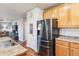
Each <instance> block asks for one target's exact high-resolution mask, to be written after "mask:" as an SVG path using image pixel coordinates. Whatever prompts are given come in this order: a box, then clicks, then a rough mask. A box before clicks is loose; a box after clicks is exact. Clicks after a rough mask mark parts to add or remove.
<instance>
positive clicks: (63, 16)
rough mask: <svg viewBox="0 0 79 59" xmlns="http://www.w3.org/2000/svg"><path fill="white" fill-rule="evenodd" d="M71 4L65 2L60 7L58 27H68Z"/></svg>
mask: <svg viewBox="0 0 79 59" xmlns="http://www.w3.org/2000/svg"><path fill="white" fill-rule="evenodd" d="M68 15H69V5H68V4H63V5H60V6H59V7H58V27H68V20H69V19H68V18H69V17H68Z"/></svg>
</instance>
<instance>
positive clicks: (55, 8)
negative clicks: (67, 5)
mask: <svg viewBox="0 0 79 59" xmlns="http://www.w3.org/2000/svg"><path fill="white" fill-rule="evenodd" d="M50 17H51V18H53V19H57V17H58V14H57V7H54V8H51V10H50Z"/></svg>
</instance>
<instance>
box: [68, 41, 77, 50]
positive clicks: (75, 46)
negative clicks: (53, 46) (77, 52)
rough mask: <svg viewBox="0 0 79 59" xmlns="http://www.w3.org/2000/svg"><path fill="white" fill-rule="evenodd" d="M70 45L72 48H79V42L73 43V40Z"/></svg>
mask: <svg viewBox="0 0 79 59" xmlns="http://www.w3.org/2000/svg"><path fill="white" fill-rule="evenodd" d="M70 47H71V48H76V49H79V43H73V42H71V43H70Z"/></svg>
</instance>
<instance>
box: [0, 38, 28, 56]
mask: <svg viewBox="0 0 79 59" xmlns="http://www.w3.org/2000/svg"><path fill="white" fill-rule="evenodd" d="M7 40H11V41H13V42H14V43H16V45H14V46H10V47H7V48H2V47H0V56H15V55H18V54H21V53H23V52H26V51H27V49H25V48H24V47H22V46H21V45H20V44H18V43H17V42H16V41H14V40H12V39H11V38H9V37H0V42H2V41H7Z"/></svg>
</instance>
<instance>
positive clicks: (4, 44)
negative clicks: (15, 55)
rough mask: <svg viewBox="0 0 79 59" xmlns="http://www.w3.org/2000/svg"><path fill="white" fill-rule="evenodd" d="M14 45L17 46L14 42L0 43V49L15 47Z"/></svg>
mask: <svg viewBox="0 0 79 59" xmlns="http://www.w3.org/2000/svg"><path fill="white" fill-rule="evenodd" d="M15 45H17V44H16V43H15V42H13V41H12V40H7V41H2V42H0V48H8V47H11V46H15Z"/></svg>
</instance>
